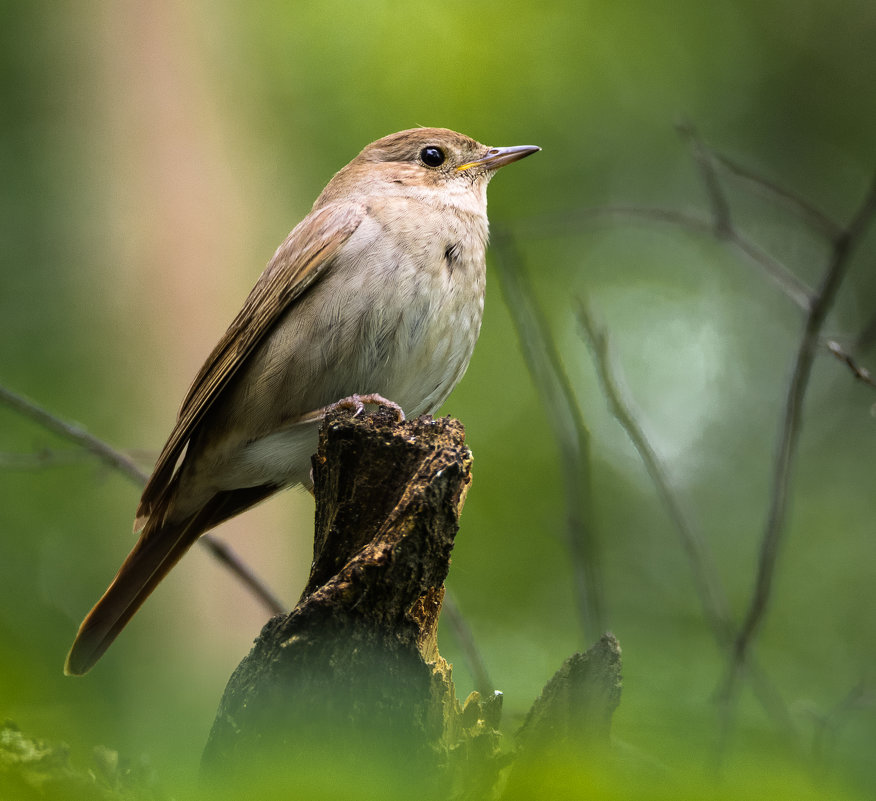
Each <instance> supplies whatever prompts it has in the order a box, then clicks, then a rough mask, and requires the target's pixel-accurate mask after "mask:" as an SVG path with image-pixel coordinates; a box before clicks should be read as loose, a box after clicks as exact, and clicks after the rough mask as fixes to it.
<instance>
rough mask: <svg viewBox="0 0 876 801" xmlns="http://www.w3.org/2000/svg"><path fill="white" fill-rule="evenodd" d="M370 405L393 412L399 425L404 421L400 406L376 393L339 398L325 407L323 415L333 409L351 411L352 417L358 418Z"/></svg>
mask: <svg viewBox="0 0 876 801" xmlns="http://www.w3.org/2000/svg"><path fill="white" fill-rule="evenodd" d="M366 403H370V404H372V405H374V406H385V407H387V408H388V409H392V410H393V411H394V412H395V416H396V422H399V423H401V422H402V421H403V420H404V419H405V413H404V410H403V409H402V407H401V406H399V405H398V404H397V403H396V402H395V401H391V400H388V399H387V398H384V397H383V395H379V394H378V393H376V392H370V393H369V394H367V395H350V396H349V397H348V398H341V400H339V401H336V402H335V403H333V404H331V405H330V406H326V407H325V409H324V410H323V413H328V412H331V411H334V410H335V409H353V410H354V411H353V417H358V416H359V415H360V414H362V412H363V410H364V409H365V404H366Z"/></svg>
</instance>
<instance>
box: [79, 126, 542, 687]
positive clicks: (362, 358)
mask: <svg viewBox="0 0 876 801" xmlns="http://www.w3.org/2000/svg"><path fill="white" fill-rule="evenodd" d="M539 150H540V148H539V147H536V146H534V145H522V146H514V147H489V146H486V145H482V144H480V143H478V142H477V141H475V140H474V139H472V138H470V137H468V136H465V135H463V134H460V133H457V132H455V131H452V130H449V129H446V128H413V129H409V130H405V131H400V132H398V133H394V134H390V135H389V136H385V137H383V138H381V139H378V140H377V141H375V142H372V143H371V144H369V145H367V146H366V147H365V148H364V149H363V150H362V151H361V152H360V153H359V155H357V156H356V157H355V158H354V159H353V160H352V161H351V162H350V163H349V164H347V165H346V166H345V167H343V168H342V169H341V170H340V171H338V172H337V173H336V174H335V175H334V177H333V178H332V179H331V181H329V183H328V184H327V185H326V187H325V189H324V190H323V191H322V193H321V194H320V195H319V197H318V198H317V199H316V201H315V202H314V204H313V207H312V209H311V211H310V213H309V214H308V215H307V216H306V217H305V218H304V219H303V220H302V221H301V222H300V223H299V224H298V225H297V226H296V227H295V228H294V229H293V230H292V232H291V233H290V234H289V235H288V236H287V237H286V239H285V241H284V242H283V243H282V244H281V245H280V247H279V248H278V249H277V251H276V253H275V254H274V256H273V257H272V258H271V260H270V261H269V262H268V265H267V267H266V268H265V270H264V272H263V273H262V274H261V276H260V277H259V279H258V281H257V282H256V284H255V286H254V287H253V289H252V291H251V292H250V294H249V296H248V297H247V298H246V300H245V302H244V304H243V307H242V309H241V310H240V312H239V313H238V314H237V316H236V317H235V318H234V320H233V321H232V322H231V325H230V326H229V327H228V330H227V331H226V332H225V334H224V335H223V336H222V338H221V339H220V340H219V343H218V344H217V345H216V347H215V348H214V349H213V351H212V353H211V354H210V355H209V356H208V358H207V360H206V362H205V363H204V365H203V366H202V367H201V369H200V371H199V372H198V374H197V375H196V377H195V379H194V381H193V383H192V385H191V387H190V388H189V390H188V393H187V394H186V396H185V399H184V400H183V402H182V405H181V407H180V411H179V414H178V417H177V420H176V424H175V425H174V427H173V429H172V431H171V433H170V436H169V437H168V440H167V443H166V444H165V445H164V448H163V449H162V451H161V453H160V455H159V457H158V460H157V462H156V464H155V467H154V470H153V472H152V474H151V477H150V478H149V480H148V482H147V484H146V486H145V489H144V491H143V495H142V498H141V499H140V503H139V506H138V508H137V513H136V520H135V523H134V531H135V533H139V539H138V541H137V543H136V544H135V546H134V548H133V550H132V551H131V552H130V554H129V555H128V557H127V558H126V559H125V561H124V563H123V564H122V566H121V568H120V569H119V571H118V573H117V575H116V577H115V578H114V579H113V581H112V583H111V584H110V585H109V588H108V589H107V590H106V592H105V593H104V594H103V596H102V597H101V598H100V600H98V601H97V603H96V604H95V605H94V607H93V608H92V610H91V611H90V612H89V613H88V615H87V616H86V617H85V619H84V621H83V622H82V624H81V626H80V627H79V631H78V633H77V635H76V638H75V640H74V642H73V645H72V647H71V649H70V652H69V654H68V656H67V660H66V663H65V666H64V671H65V673H66V674H68V675H82V674H84V673H86V672H87V671H89V670H90V669H91V668H92V667H93V666H94V664H95V663H96V662H97V660H98V659H100V657H101V656H102V655H103V654H104V652H105V651H106V650H107V648H108V647H109V646H110V644H111V643H112V642H113V641H114V640H115V638H116V637H117V636H118V634H119V633H120V632H121V630H122V629H123V628H124V627H125V625H126V624H127V623H128V622H129V620H130V619H131V617H132V616H133V615H134V613H135V612H136V611H137V610H138V609H139V608H140V606H141V605H142V604H143V602H144V601H145V600H146V599H147V597H148V596H149V595H150V593H151V592H152V591H153V590H154V589H155V587H156V586H157V585H158V583H159V582H160V581H161V580H162V579H163V578H164V577H165V576H166V575H167V573H168V572H169V571H170V569H171V568H172V567H173V566H174V565H175V564H176V563H177V562H178V561H179V560H180V558H181V557H182V556H183V555H184V554H185V553H186V551H188V549H189V548H190V547H191V546H192V545H193V544H194V543H195V542H196V541H197V539H198V538H199V537H200V536H201V535H202V534H204V533H205V532H206V531H208V530H209V529H211V528H213V527H215V526H216V525H218V524H219V523H221V522H222V521H224V520H227V519H228V518H230V517H233V516H234V515H237V514H239V513H241V512H243V511H244V510H245V509H248V508H249V507H251V506H253V505H254V504H256V503H258V502H260V501H262V500H263V499H265V498H267V497H268V496H270V495H272V494H273V493H275V492H277V491H278V490H281V489H283V488H286V487H290V486H295V485H301V486H304V487H306V488H309V487H310V486H311V475H310V467H311V456H312V454H313V453H315V451H316V446H317V440H318V428H319V424H320V421H321V420H322V419H323V417H324V415H325V413H326V411H327V410H328V409H329V408H331V407H332V406H333V405H335V404H338V403H341V404H346V405H353V406H355V407H356V408H357V409H360V408H361V405H362V404H363V403H366V402H367V403H376V404H383V405H389V406H391V407H393V408H395V409H396V410H397V411H398V412H399V414H407V415H408V416H411V417H417V416H419V415H421V414H433V413H434V412H435V411H437V409H438V407H439V406H441V404H442V403H443V402H444V400H445V399H446V398H447V396H448V395H449V394H450V392H451V390H452V389H453V388H454V387H455V386H456V384H457V383H458V382H459V380H460V379H461V378H462V376H463V373H464V372H465V370H466V368H467V367H468V363H469V360H470V359H471V355H472V351H473V349H474V346H475V342H476V340H477V338H478V334H479V332H480V327H481V318H482V314H483V306H484V289H485V281H486V268H485V252H486V246H487V239H488V220H487V184H488V183H489V181H490V179H491V178H492V176H493V175H495V172H496V170H497V169H498V168H500V167H502V166H504V165H506V164H510V163H512V162H514V161H518V160H519V159H522V158H524V157H526V156H529V155H531V154H533V153H535V152H537V151H539Z"/></svg>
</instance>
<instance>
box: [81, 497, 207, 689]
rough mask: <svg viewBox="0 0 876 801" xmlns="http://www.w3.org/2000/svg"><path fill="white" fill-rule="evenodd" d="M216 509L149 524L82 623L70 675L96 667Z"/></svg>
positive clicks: (195, 538) (189, 546)
mask: <svg viewBox="0 0 876 801" xmlns="http://www.w3.org/2000/svg"><path fill="white" fill-rule="evenodd" d="M211 512H212V510H209V509H203V510H201V512H199V513H198V514H196V515H194V516H193V517H191V518H189V519H188V520H185V521H183V522H181V523H164V524H163V525H160V526H155V527H151V526H150V523H147V524H146V527H145V528H144V529H143V533H142V534H141V535H140V539H139V541H138V542H137V544H136V545H135V546H134V549H133V550H132V551H131V553H130V554H128V558H127V559H125V561H124V564H123V565H122V566H121V568H119V572H118V574H117V575H116V577H115V578H114V579H113V582H112V584H110V586H109V588H108V589H107V591H106V592H105V593H104V594H103V597H102V598H101V599H100V600H99V601H98V602H97V603H96V604H95V605H94V608H93V609H92V610H91V611H90V612H89V613H88V616H87V617H86V618H85V620H84V621H82V625H81V626H80V627H79V633H78V634H77V635H76V639H75V640H74V641H73V646H72V647H71V648H70V653H69V654H68V655H67V662H66V663H65V665H64V672H65V673H66V674H67V675H68V676H81V675H82V674H83V673H87V672H88V671H89V670H90V669H91V668H92V667H93V666H94V663H95V662H97V660H98V659H100V657H101V656H102V655H103V653H104V651H106V649H107V648H109V647H110V645H111V644H112V642H113V640H115V638H116V637H118V635H119V632H121V630H122V629H123V628H124V627H125V625H126V624H127V623H128V621H129V620H130V619H131V618H132V617H133V616H134V613H135V612H136V611H137V610H138V609H139V608H140V607H141V606H142V604H143V602H144V601H145V600H146V599H147V598H148V597H149V595H150V593H151V592H152V591H153V590H154V589H155V588H156V587H157V586H158V583H159V582H160V581H161V580H162V579H163V578H164V577H165V576H166V575H167V573H168V571H170V569H171V568H172V567H173V566H174V565H175V564H176V563H177V562H178V561H179V560H180V559H181V558H182V556H183V554H184V553H185V552H186V551H187V550H188V549H189V548H191V547H192V545H193V544H194V543H195V542H196V541H197V539H198V537H200V536H201V534H202V533H203V532H204V531H205V530H206V529H207V528H209V527H210V522H209V519H210V517H211V516H212V515H211ZM205 524H206V525H205Z"/></svg>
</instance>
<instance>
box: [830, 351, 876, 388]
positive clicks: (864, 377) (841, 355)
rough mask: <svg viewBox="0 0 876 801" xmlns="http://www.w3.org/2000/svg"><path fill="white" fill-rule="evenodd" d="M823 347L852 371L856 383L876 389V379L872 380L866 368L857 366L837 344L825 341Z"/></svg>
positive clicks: (849, 355) (851, 357)
mask: <svg viewBox="0 0 876 801" xmlns="http://www.w3.org/2000/svg"><path fill="white" fill-rule="evenodd" d="M824 346H825V347H826V348H827V349H828V350H829V351H830V353H831V354H832V355H833V356H835V357H836V358H837V359H839V361H841V362H842V363H843V364H844V365H845V366H846V367H848V368H849V370H851V371H852V375H853V376H854V377H855V378H856V379H857V380H858V381H860V382H861V383H862V384H866V385H867V386H868V387H873V388H874V389H876V379H874V378H873V374H872V373H871V372H870V371H869V370H868V369H867V368H866V367H864V366H862V365H860V364H858V363H857V362H856V361H855V359H854V357H853V356H852V355H851V354H849V353H848V352H847V351H846V350H845V349H844V348H843V346H842V345H840V344H839V342H837V341H836V340H835V339H828V340H825V342H824Z"/></svg>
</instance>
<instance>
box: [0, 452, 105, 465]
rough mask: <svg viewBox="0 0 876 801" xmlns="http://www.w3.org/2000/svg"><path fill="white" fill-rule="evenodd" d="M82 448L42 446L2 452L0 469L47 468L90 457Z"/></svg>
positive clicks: (80, 461)
mask: <svg viewBox="0 0 876 801" xmlns="http://www.w3.org/2000/svg"><path fill="white" fill-rule="evenodd" d="M90 458H91V454H90V453H86V452H85V451H83V450H81V449H76V450H62V451H55V450H51V449H49V448H40V449H39V450H38V451H34V452H33V453H8V452H7V453H0V470H45V469H46V468H47V467H59V466H64V467H66V466H68V465H71V464H78V463H82V462H84V461H85V460H86V459H90Z"/></svg>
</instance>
